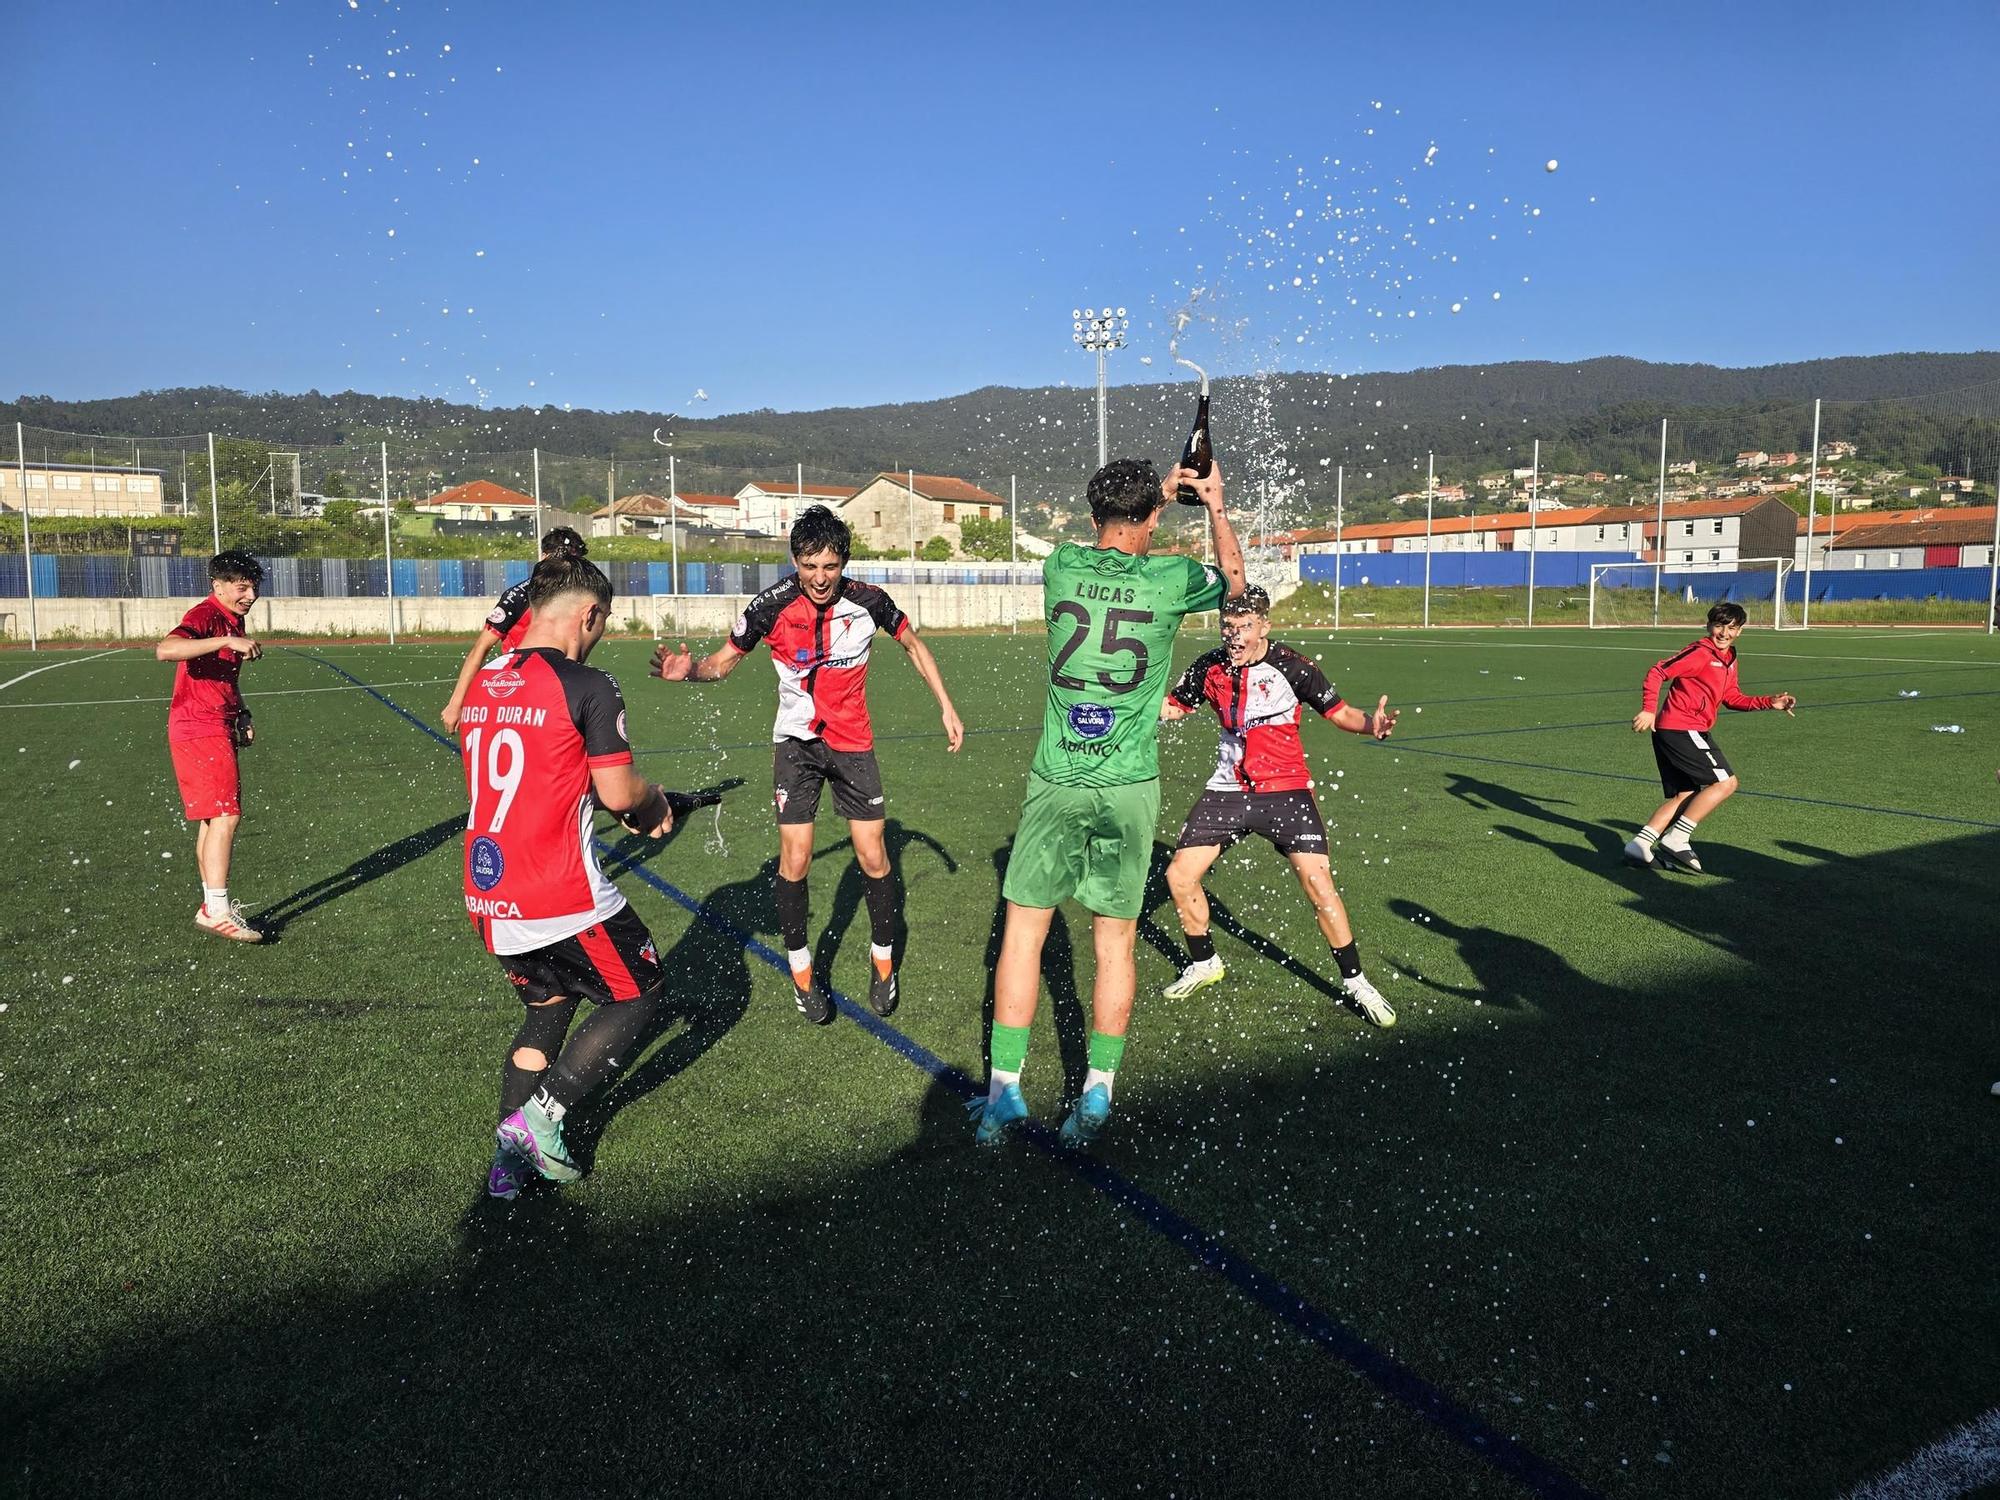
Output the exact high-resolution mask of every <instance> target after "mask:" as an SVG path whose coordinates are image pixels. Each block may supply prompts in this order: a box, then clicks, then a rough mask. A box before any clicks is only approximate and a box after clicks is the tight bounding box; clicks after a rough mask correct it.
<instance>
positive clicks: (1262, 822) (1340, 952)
mask: <svg viewBox="0 0 2000 1500" xmlns="http://www.w3.org/2000/svg"><path fill="white" fill-rule="evenodd" d="M1270 616H1271V596H1270V595H1269V594H1267V593H1265V592H1264V590H1262V589H1261V588H1258V587H1256V586H1255V585H1254V584H1253V585H1252V586H1251V587H1249V588H1247V589H1245V590H1244V591H1243V592H1242V593H1240V594H1238V595H1236V596H1235V597H1234V598H1231V599H1227V600H1225V601H1223V605H1222V645H1221V646H1220V647H1218V648H1217V649H1215V650H1213V651H1210V652H1208V653H1206V654H1205V655H1202V656H1198V657H1196V658H1195V659H1194V661H1193V662H1192V663H1191V664H1190V665H1189V666H1188V669H1187V671H1186V672H1184V673H1182V674H1181V680H1180V681H1179V682H1178V683H1176V684H1175V686H1174V690H1173V691H1172V692H1171V693H1169V694H1168V695H1167V697H1166V700H1165V701H1164V702H1163V703H1161V705H1160V718H1161V720H1162V721H1166V720H1172V719H1179V718H1184V717H1186V716H1187V715H1188V714H1191V713H1193V712H1195V711H1196V710H1197V709H1198V708H1199V707H1200V706H1201V705H1202V703H1203V702H1206V703H1208V704H1209V705H1210V706H1211V707H1213V708H1214V710H1215V716H1216V718H1217V719H1218V720H1219V721H1220V727H1221V734H1220V743H1219V744H1218V746H1217V751H1216V764H1215V774H1214V775H1212V776H1210V777H1209V778H1208V785H1207V786H1206V787H1205V788H1203V790H1202V794H1201V796H1200V797H1198V798H1197V799H1196V800H1195V804H1194V806H1193V807H1192V808H1190V809H1189V811H1188V815H1187V822H1186V823H1184V824H1183V825H1182V827H1181V836H1180V842H1179V843H1177V844H1176V845H1175V846H1174V857H1173V860H1172V862H1171V863H1169V864H1168V866H1167V889H1168V890H1170V891H1172V892H1173V897H1174V910H1175V911H1176V912H1178V913H1179V914H1180V919H1181V931H1182V932H1183V933H1184V934H1186V936H1187V944H1188V956H1189V958H1190V960H1191V962H1190V963H1189V964H1188V966H1187V967H1186V968H1185V969H1183V970H1181V977H1180V978H1178V979H1176V980H1175V981H1174V982H1173V983H1172V984H1170V985H1168V986H1167V987H1166V990H1165V991H1164V993H1165V995H1166V997H1167V998H1168V999H1169V1000H1181V999H1185V998H1186V997H1187V996H1189V995H1192V994H1193V993H1194V992H1195V991H1196V990H1199V989H1203V988H1206V987H1207V986H1208V985H1211V984H1215V983H1216V982H1218V981H1219V980H1220V979H1221V978H1222V973H1223V970H1222V960H1221V958H1220V957H1218V956H1217V954H1216V951H1215V939H1214V938H1213V937H1211V936H1210V935H1209V931H1208V896H1207V895H1206V893H1204V892H1203V890H1202V888H1201V878H1202V876H1204V875H1206V874H1207V873H1208V870H1209V867H1210V866H1211V865H1213V864H1214V863H1215V861H1216V860H1217V859H1218V858H1219V857H1220V856H1221V854H1222V851H1223V850H1225V849H1227V848H1229V847H1230V845H1232V844H1234V843H1236V842H1237V841H1238V840H1239V839H1242V838H1245V837H1247V836H1248V835H1250V834H1253V833H1254V834H1258V835H1260V836H1261V837H1263V838H1264V839H1266V840H1268V841H1269V842H1270V844H1271V846H1272V847H1273V848H1275V849H1276V850H1277V851H1278V852H1279V853H1280V854H1282V855H1284V856H1285V858H1286V859H1288V860H1290V861H1291V865H1292V869H1293V871H1294V872H1295V873H1296V874H1297V875H1298V877H1299V884H1300V885H1301V886H1302V887H1304V889H1305V893H1306V899H1307V900H1308V901H1310V902H1311V903H1312V907H1313V914H1314V916H1316V917H1317V918H1318V919H1319V930H1320V935H1321V936H1322V937H1324V938H1325V939H1326V943H1327V946H1328V947H1329V948H1331V949H1332V950H1333V961H1334V963H1335V964H1337V965H1338V966H1339V968H1340V986H1341V988H1342V989H1343V990H1345V991H1346V993H1347V998H1348V999H1349V1000H1351V1001H1353V1002H1354V1004H1355V1006H1356V1007H1357V1008H1358V1009H1359V1010H1360V1011H1361V1014H1362V1015H1364V1016H1366V1017H1367V1018H1368V1019H1369V1020H1370V1021H1372V1022H1374V1023H1375V1024H1376V1025H1377V1026H1394V1025H1395V1024H1396V1012H1395V1011H1394V1010H1392V1009H1391V1008H1390V1006H1389V1002H1388V1001H1387V1000H1385V999H1383V998H1382V992H1381V991H1380V990H1378V989H1376V988H1375V986H1374V985H1372V984H1370V983H1369V982H1368V979H1367V976H1366V975H1364V974H1363V973H1362V972H1361V957H1360V954H1359V953H1357V952H1356V945H1355V942H1354V929H1353V928H1352V927H1350V926H1349V925H1348V921H1347V908H1346V907H1345V906H1344V905H1342V904H1341V900H1340V893H1339V892H1338V891H1336V890H1335V889H1334V887H1333V869H1332V866H1331V864H1330V863H1329V862H1328V859H1327V847H1326V824H1325V822H1324V821H1323V820H1322V819H1321V817H1320V812H1319V802H1318V800H1317V799H1316V798H1315V797H1314V796H1313V789H1312V788H1313V782H1312V773H1311V772H1310V771H1308V770H1307V769H1306V757H1305V750H1304V747H1303V746H1302V745H1301V744H1300V743H1299V719H1300V716H1301V715H1302V713H1303V712H1304V710H1305V709H1307V708H1310V709H1311V710H1312V711H1313V712H1314V713H1316V714H1318V715H1320V717H1322V718H1324V719H1329V720H1331V721H1332V722H1333V723H1334V724H1335V725H1337V726H1338V727H1340V728H1342V729H1345V730H1346V731H1347V732H1348V733H1349V734H1365V735H1371V736H1373V737H1374V738H1375V739H1378V740H1386V739H1387V738H1388V737H1389V734H1390V731H1392V730H1393V729H1395V727H1396V714H1395V713H1394V712H1393V711H1392V710H1391V709H1390V707H1389V699H1388V696H1387V695H1386V694H1385V695H1383V697H1382V699H1381V700H1380V701H1379V702H1378V703H1377V704H1376V705H1375V711H1374V712H1373V713H1364V712H1362V710H1360V709H1358V708H1356V707H1355V706H1354V705H1353V704H1351V703H1345V702H1343V701H1342V700H1341V697H1340V694H1339V693H1337V692H1335V691H1334V689H1333V684H1332V683H1330V682H1328V681H1327V680H1326V674H1325V673H1323V672H1321V671H1320V669H1319V668H1318V667H1317V666H1315V665H1314V664H1313V663H1312V662H1310V661H1307V660H1306V659H1305V657H1303V656H1301V655H1300V654H1299V653H1298V652H1296V651H1294V650H1293V649H1292V648H1291V647H1290V646H1287V645H1285V644H1284V643H1283V642H1281V641H1274V640H1272V639H1271V618H1270Z"/></svg>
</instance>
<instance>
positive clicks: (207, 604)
mask: <svg viewBox="0 0 2000 1500" xmlns="http://www.w3.org/2000/svg"><path fill="white" fill-rule="evenodd" d="M167 634H168V635H177V636H179V637H180V638H181V639H182V640H187V641H206V640H212V639H214V638H215V637H217V636H225V635H241V634H243V616H241V615H239V614H236V613H235V612H233V611H231V610H227V609H224V608H223V607H222V605H221V604H220V603H219V602H218V601H217V600H216V597H215V595H213V594H210V595H209V596H208V597H207V598H206V599H204V600H202V601H201V603H199V604H197V605H196V606H195V607H194V608H193V609H191V610H189V611H188V612H187V613H186V614H184V615H182V616H181V622H180V624H178V625H176V626H175V627H174V628H173V629H172V630H170V631H168V632H167ZM242 665H243V658H242V657H241V656H240V655H238V654H237V653H236V652H234V651H232V650H230V649H229V648H228V647H227V646H225V647H223V648H222V649H221V650H220V651H216V652H213V653H211V654H210V655H208V656H191V657H189V658H188V659H187V660H186V661H183V662H176V663H175V664H174V699H173V702H172V704H171V705H170V706H169V707H168V709H167V741H168V743H169V744H176V743H178V742H180V741H182V740H204V739H208V738H209V737H210V736H212V735H218V734H220V735H226V734H228V733H229V721H230V720H231V719H233V718H235V717H236V715H237V714H239V713H241V712H242V711H243V694H242V693H241V692H240V691H239V690H238V689H237V686H236V674H237V672H238V671H240V670H241V669H242Z"/></svg>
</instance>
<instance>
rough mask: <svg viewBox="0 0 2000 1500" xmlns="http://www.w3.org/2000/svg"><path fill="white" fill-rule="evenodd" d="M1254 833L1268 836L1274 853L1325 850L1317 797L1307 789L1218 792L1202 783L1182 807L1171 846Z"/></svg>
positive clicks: (1214, 842) (1192, 845) (1194, 846)
mask: <svg viewBox="0 0 2000 1500" xmlns="http://www.w3.org/2000/svg"><path fill="white" fill-rule="evenodd" d="M1253 833H1254V834H1257V835H1259V836H1261V837H1263V838H1266V839H1269V840H1270V841H1271V843H1272V844H1273V845H1274V846H1275V847H1276V848H1277V851H1278V852H1279V853H1280V854H1283V855H1286V856H1290V855H1293V854H1324V853H1326V852H1327V851H1326V824H1325V823H1324V822H1322V821H1321V819H1320V815H1319V802H1318V800H1317V799H1315V798H1314V796H1313V794H1312V793H1311V792H1309V791H1303V790H1302V791H1296V792H1219V791H1217V790H1215V789H1214V788H1213V787H1209V788H1206V789H1205V790H1204V791H1203V792H1202V794H1201V795H1200V796H1199V797H1197V798H1196V799H1195V804H1194V806H1193V807H1191V808H1189V809H1188V815H1187V821H1186V822H1185V823H1183V824H1182V825H1181V837H1180V842H1179V843H1177V844H1175V845H1174V847H1175V848H1176V849H1198V848H1206V847H1209V846H1211V845H1217V844H1219V845H1221V846H1222V847H1223V848H1224V849H1227V848H1228V847H1229V846H1230V845H1232V844H1234V843H1236V842H1237V841H1238V840H1240V839H1243V838H1247V837H1248V836H1249V835H1251V834H1253Z"/></svg>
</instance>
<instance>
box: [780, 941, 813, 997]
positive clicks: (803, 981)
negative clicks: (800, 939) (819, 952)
mask: <svg viewBox="0 0 2000 1500" xmlns="http://www.w3.org/2000/svg"><path fill="white" fill-rule="evenodd" d="M785 962H786V963H788V964H790V965H791V968H792V983H793V984H796V985H797V986H798V987H799V988H800V989H806V988H809V987H810V986H811V984H812V977H813V955H812V949H810V948H794V949H792V950H791V951H790V952H789V953H787V954H786V955H785Z"/></svg>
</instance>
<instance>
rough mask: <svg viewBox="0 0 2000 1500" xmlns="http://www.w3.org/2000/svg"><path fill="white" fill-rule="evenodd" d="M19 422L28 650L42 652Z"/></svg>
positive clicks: (25, 463)
mask: <svg viewBox="0 0 2000 1500" xmlns="http://www.w3.org/2000/svg"><path fill="white" fill-rule="evenodd" d="M24 433H25V429H24V428H23V427H22V425H21V424H20V423H19V422H16V423H15V424H14V455H15V459H16V461H17V462H18V464H19V465H20V471H21V473H20V479H21V566H22V567H23V568H24V569H26V570H27V574H28V649H29V650H30V651H39V650H41V645H42V643H41V640H40V638H39V636H38V635H37V633H36V629H35V546H34V543H33V542H32V541H31V540H30V539H29V537H28V439H27V437H26V436H25V435H24Z"/></svg>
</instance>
